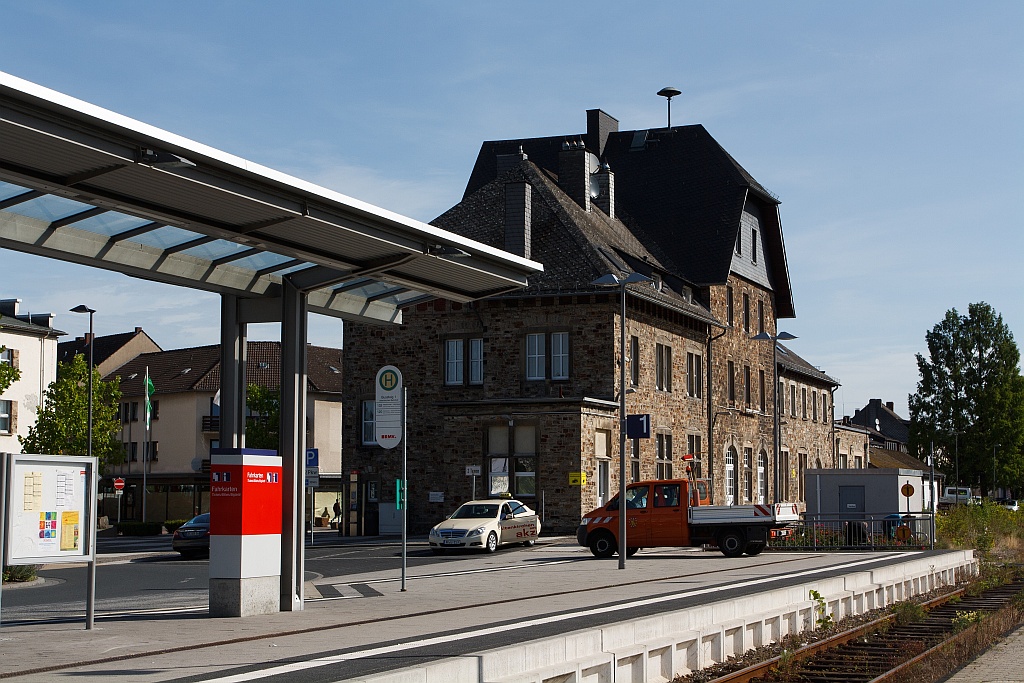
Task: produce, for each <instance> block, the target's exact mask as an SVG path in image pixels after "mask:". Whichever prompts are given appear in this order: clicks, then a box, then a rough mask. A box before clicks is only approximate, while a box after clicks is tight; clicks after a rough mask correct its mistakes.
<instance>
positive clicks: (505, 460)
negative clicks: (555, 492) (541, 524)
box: [487, 424, 537, 498]
mask: <svg viewBox="0 0 1024 683" xmlns="http://www.w3.org/2000/svg"><path fill="white" fill-rule="evenodd" d="M510 434H511V440H510ZM487 463H488V464H487V481H488V486H487V491H488V494H489V495H492V496H498V495H502V494H506V493H508V494H512V495H513V496H516V497H518V498H532V497H535V496H536V495H537V426H536V425H531V424H515V425H513V427H512V429H511V430H510V429H509V426H508V425H507V424H500V425H492V426H490V427H488V429H487Z"/></svg>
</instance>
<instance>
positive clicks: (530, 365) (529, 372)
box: [526, 332, 547, 379]
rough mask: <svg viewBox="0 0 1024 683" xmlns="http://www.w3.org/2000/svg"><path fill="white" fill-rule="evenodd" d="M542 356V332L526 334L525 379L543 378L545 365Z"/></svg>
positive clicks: (545, 375)
mask: <svg viewBox="0 0 1024 683" xmlns="http://www.w3.org/2000/svg"><path fill="white" fill-rule="evenodd" d="M544 361H545V357H544V334H543V333H536V332H534V333H530V334H528V335H526V379H545V378H546V377H547V367H546V365H545V362H544Z"/></svg>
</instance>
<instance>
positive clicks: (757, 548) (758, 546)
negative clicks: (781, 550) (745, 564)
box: [743, 541, 766, 557]
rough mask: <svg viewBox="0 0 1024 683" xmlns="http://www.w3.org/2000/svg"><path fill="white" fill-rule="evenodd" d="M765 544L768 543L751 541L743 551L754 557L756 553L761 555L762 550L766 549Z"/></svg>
mask: <svg viewBox="0 0 1024 683" xmlns="http://www.w3.org/2000/svg"><path fill="white" fill-rule="evenodd" d="M765 545H766V544H765V542H764V541H751V542H750V543H748V544H747V548H746V550H744V551H743V552H745V553H746V554H747V555H750V556H751V557H753V556H754V555H760V554H761V551H762V550H764V548H765Z"/></svg>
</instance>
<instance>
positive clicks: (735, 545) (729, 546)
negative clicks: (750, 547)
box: [718, 531, 747, 557]
mask: <svg viewBox="0 0 1024 683" xmlns="http://www.w3.org/2000/svg"><path fill="white" fill-rule="evenodd" d="M746 545H747V544H746V542H745V541H744V540H743V534H741V533H739V532H738V531H723V532H722V533H721V535H719V537H718V549H719V550H721V551H722V554H723V555H725V556H726V557H739V556H740V555H742V554H743V549H744V548H745V547H746Z"/></svg>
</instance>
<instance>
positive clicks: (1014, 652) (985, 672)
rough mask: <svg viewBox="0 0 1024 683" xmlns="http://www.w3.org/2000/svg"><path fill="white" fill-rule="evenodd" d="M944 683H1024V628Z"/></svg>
mask: <svg viewBox="0 0 1024 683" xmlns="http://www.w3.org/2000/svg"><path fill="white" fill-rule="evenodd" d="M944 683H1024V626H1018V627H1017V628H1016V629H1014V630H1013V631H1010V633H1008V634H1006V637H1004V638H1003V639H1002V640H1001V641H999V642H998V643H996V644H995V645H993V646H992V647H990V648H989V649H988V650H986V651H985V652H982V653H981V654H980V655H978V656H977V657H975V658H974V660H972V661H971V662H970V663H969V664H967V665H966V666H964V667H963V668H962V669H960V670H959V671H957V672H956V673H955V674H953V675H952V676H950V677H949V678H947V679H946V680H945V682H944Z"/></svg>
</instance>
